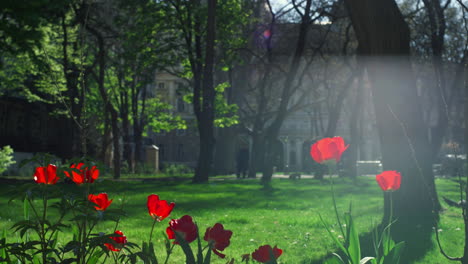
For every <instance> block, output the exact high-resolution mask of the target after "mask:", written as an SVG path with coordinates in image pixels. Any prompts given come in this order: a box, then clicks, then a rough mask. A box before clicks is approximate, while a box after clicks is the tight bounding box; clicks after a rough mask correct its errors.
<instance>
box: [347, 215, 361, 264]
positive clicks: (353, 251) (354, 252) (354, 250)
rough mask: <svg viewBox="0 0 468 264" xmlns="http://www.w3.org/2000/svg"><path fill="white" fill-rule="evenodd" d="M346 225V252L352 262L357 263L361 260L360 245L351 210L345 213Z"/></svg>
mask: <svg viewBox="0 0 468 264" xmlns="http://www.w3.org/2000/svg"><path fill="white" fill-rule="evenodd" d="M345 222H346V227H347V229H348V237H347V239H348V242H349V245H348V253H349V258H350V259H351V262H352V263H353V264H358V263H359V262H360V260H361V246H360V243H359V234H358V232H357V230H356V227H355V226H354V221H353V217H352V216H351V212H349V213H346V214H345Z"/></svg>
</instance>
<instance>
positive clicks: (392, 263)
mask: <svg viewBox="0 0 468 264" xmlns="http://www.w3.org/2000/svg"><path fill="white" fill-rule="evenodd" d="M404 248H405V241H401V242H399V243H398V244H396V245H395V246H394V247H393V248H392V249H391V250H390V252H389V253H388V254H387V255H385V259H384V262H383V264H398V263H400V257H401V254H402V253H403V249H404Z"/></svg>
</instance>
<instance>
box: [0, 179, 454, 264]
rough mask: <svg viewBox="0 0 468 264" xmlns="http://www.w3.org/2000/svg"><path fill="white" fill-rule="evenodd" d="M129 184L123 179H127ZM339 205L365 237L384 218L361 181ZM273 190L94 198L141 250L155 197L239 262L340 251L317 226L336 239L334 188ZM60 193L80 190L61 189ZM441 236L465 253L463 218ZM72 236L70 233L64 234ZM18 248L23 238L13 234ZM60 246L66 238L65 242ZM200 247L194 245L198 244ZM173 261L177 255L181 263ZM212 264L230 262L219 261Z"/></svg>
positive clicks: (166, 187) (140, 191)
mask: <svg viewBox="0 0 468 264" xmlns="http://www.w3.org/2000/svg"><path fill="white" fill-rule="evenodd" d="M125 178H126V177H125ZM334 186H335V193H336V200H337V204H338V210H339V211H340V213H341V214H342V213H343V212H345V211H347V210H348V207H349V204H350V203H352V208H353V216H354V218H355V222H356V224H357V228H358V230H359V231H360V233H366V232H369V231H370V230H371V229H372V226H373V224H377V223H379V222H380V219H381V212H382V206H383V203H382V199H383V196H382V193H381V190H380V188H379V187H378V186H377V184H376V183H375V180H374V179H373V178H359V179H358V180H357V181H356V182H353V181H351V180H349V179H336V180H335V183H334ZM437 186H438V191H439V192H440V193H441V194H443V195H444V196H447V197H449V198H451V199H454V200H457V199H458V197H459V195H458V194H457V188H456V184H455V183H454V182H451V181H449V180H437ZM272 187H273V189H272V190H265V189H263V188H262V186H261V185H259V182H258V180H235V179H233V180H230V179H228V180H213V181H211V182H210V183H208V184H191V183H190V181H189V180H186V181H177V182H175V181H170V180H155V181H153V180H151V178H148V179H143V180H139V181H131V180H129V179H125V180H124V181H118V182H114V181H110V180H104V181H102V182H100V183H98V184H95V188H96V189H95V190H93V192H94V193H98V192H107V193H108V194H109V197H110V198H113V199H114V203H113V204H112V205H111V207H114V208H116V207H120V206H123V209H124V210H125V211H126V212H127V216H126V217H124V218H123V219H122V220H121V222H120V224H119V227H118V229H120V230H122V231H123V232H124V233H125V235H126V236H127V238H128V240H129V241H132V242H135V243H137V244H140V245H141V242H142V241H146V240H148V238H149V231H150V228H151V224H152V218H151V217H150V216H149V215H148V212H147V208H146V197H147V196H148V195H149V194H152V193H155V194H158V195H159V196H160V197H161V199H164V200H168V201H169V202H175V203H176V207H175V209H174V211H173V213H172V214H171V216H170V217H169V218H180V217H181V216H183V215H185V214H189V215H191V216H192V217H193V218H194V220H195V221H196V222H197V224H198V226H199V230H200V232H201V233H202V235H203V234H204V232H205V230H206V228H207V227H210V226H213V225H214V224H215V223H216V222H220V223H222V224H223V225H224V227H225V228H226V229H229V230H232V231H233V233H234V234H233V236H232V239H231V245H230V246H229V247H228V248H226V250H225V252H224V253H225V254H227V256H228V257H229V258H231V257H233V258H235V259H236V263H240V256H241V255H242V254H246V253H251V252H253V251H254V250H255V249H256V248H258V247H259V246H261V245H263V244H271V245H277V246H278V247H279V248H281V249H283V250H284V253H283V255H282V256H281V257H280V258H279V261H280V263H290V264H296V263H311V262H315V263H321V259H323V257H325V256H326V255H329V254H330V253H331V252H333V251H336V247H335V245H334V244H333V242H332V240H331V239H330V238H329V237H328V235H327V233H326V231H325V229H324V228H323V226H322V223H321V222H320V218H319V215H321V216H322V217H323V218H324V219H326V221H327V222H328V223H329V224H330V225H332V228H333V229H334V230H336V234H337V235H338V228H339V227H338V226H337V225H336V223H335V222H336V221H335V217H334V211H333V204H332V198H331V192H330V184H329V182H321V181H316V180H312V179H302V180H297V181H293V180H288V179H274V180H273V182H272ZM11 188H15V186H9V185H2V186H0V190H1V204H0V217H1V219H0V230H2V229H3V228H7V231H8V232H11V230H10V229H9V228H10V227H11V225H12V224H13V223H14V222H15V221H18V220H22V218H23V210H22V202H20V201H13V202H12V203H11V204H7V201H8V200H9V197H8V196H7V194H6V191H7V190H11ZM63 188H65V189H68V188H76V186H74V185H64V186H63ZM168 221H169V219H165V220H163V222H161V223H159V224H157V225H156V228H155V234H154V235H153V237H154V241H155V242H156V244H157V246H159V249H158V252H157V254H159V255H160V259H163V258H164V256H165V253H164V249H163V248H162V247H163V241H164V235H163V234H162V232H163V231H164V230H165V229H166V227H167V225H168ZM113 228H114V225H113V224H112V223H104V224H102V225H100V226H99V227H98V228H97V229H96V232H107V233H110V232H112V230H113ZM439 228H440V229H442V231H440V234H441V240H442V243H443V244H444V245H445V246H446V248H447V251H448V252H449V253H450V254H460V253H461V252H462V248H461V245H462V243H463V226H462V220H461V217H460V214H459V212H458V211H457V210H456V209H453V208H449V209H448V210H447V211H445V212H444V213H443V214H442V216H441V224H440V227H439ZM66 233H69V232H66ZM8 239H9V240H10V241H11V242H13V241H14V240H15V239H19V238H18V234H12V233H10V234H9V236H8ZM62 239H63V240H62V243H64V242H65V239H66V238H62ZM193 246H195V243H194V245H193ZM182 255H183V253H182V251H181V250H180V249H179V248H178V247H176V251H175V253H174V258H171V261H170V263H183V258H181V257H182ZM175 256H179V258H176V257H175ZM213 259H214V260H216V261H214V262H213V263H225V262H226V261H221V260H219V261H218V260H217V257H216V256H214V258H213ZM446 262H447V261H446V260H445V259H444V258H443V257H442V256H441V254H440V253H439V252H438V249H437V248H436V247H434V248H433V249H431V250H430V251H429V252H428V253H427V255H426V257H425V258H424V259H422V260H421V261H419V262H417V263H446Z"/></svg>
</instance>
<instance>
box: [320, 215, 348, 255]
mask: <svg viewBox="0 0 468 264" xmlns="http://www.w3.org/2000/svg"><path fill="white" fill-rule="evenodd" d="M319 218H320V221H321V222H322V225H323V226H324V227H325V230H327V232H328V235H329V236H330V237H331V238H332V239H333V241H335V244H336V245H337V246H338V247H339V248H340V249H341V250H342V251H343V252H346V248H345V247H344V245H343V243H341V242H340V241H339V240H338V238H337V237H336V236H335V235H334V234H333V233H332V232H331V231H330V229H329V228H328V225H327V224H326V223H325V220H323V218H322V215H320V214H319Z"/></svg>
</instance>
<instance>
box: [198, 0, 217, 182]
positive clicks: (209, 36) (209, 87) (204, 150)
mask: <svg viewBox="0 0 468 264" xmlns="http://www.w3.org/2000/svg"><path fill="white" fill-rule="evenodd" d="M207 2H208V17H207V24H206V40H205V43H206V45H205V60H204V62H205V63H204V67H203V75H202V76H201V77H202V78H198V80H201V81H202V83H201V86H199V88H201V91H198V92H194V101H197V102H196V104H195V102H194V109H195V115H196V117H197V123H198V131H199V134H200V153H199V155H198V162H197V168H196V170H195V176H194V177H193V182H195V183H202V182H207V181H208V177H209V175H210V172H211V166H212V163H213V150H214V145H215V143H216V140H215V137H214V111H215V105H214V100H215V95H216V91H215V89H214V82H213V67H214V57H215V52H214V46H215V39H216V18H215V17H216V2H217V1H216V0H208V1H207ZM197 34H199V33H197ZM200 46H201V43H200V42H198V48H199V47H200ZM199 55H200V54H199ZM198 59H201V57H198ZM199 73H201V71H196V72H194V74H199ZM195 89H196V88H195ZM200 92H201V93H200ZM200 97H202V98H203V99H202V100H201V98H200ZM200 100H201V102H200Z"/></svg>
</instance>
